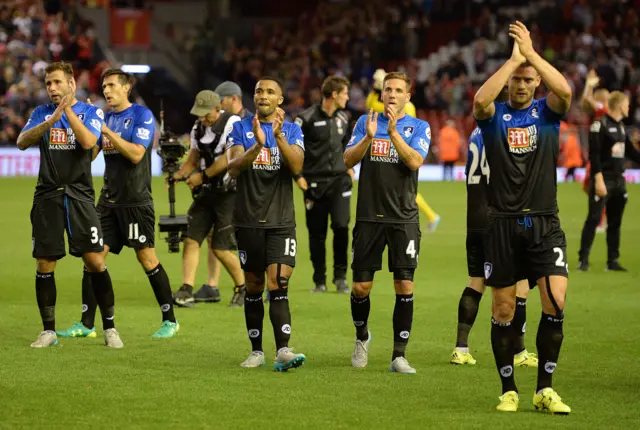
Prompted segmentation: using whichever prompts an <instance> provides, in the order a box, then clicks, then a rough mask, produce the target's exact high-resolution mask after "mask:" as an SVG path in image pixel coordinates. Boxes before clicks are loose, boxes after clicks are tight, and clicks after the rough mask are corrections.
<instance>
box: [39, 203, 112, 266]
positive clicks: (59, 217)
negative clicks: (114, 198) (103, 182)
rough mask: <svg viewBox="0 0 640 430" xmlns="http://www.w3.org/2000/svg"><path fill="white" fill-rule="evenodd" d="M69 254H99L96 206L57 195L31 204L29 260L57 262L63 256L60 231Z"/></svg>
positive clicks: (99, 244) (98, 224)
mask: <svg viewBox="0 0 640 430" xmlns="http://www.w3.org/2000/svg"><path fill="white" fill-rule="evenodd" d="M65 231H66V232H67V239H68V241H69V254H71V255H73V256H74V257H81V256H82V255H83V254H85V253H87V252H102V251H103V250H104V241H103V238H102V228H101V227H100V220H99V219H98V213H97V212H96V207H95V206H94V205H93V203H91V202H85V201H80V200H76V199H73V198H71V197H68V196H66V195H59V196H55V197H52V198H49V199H40V200H35V201H34V202H33V207H32V208H31V232H32V233H31V235H32V239H31V241H32V245H33V258H51V259H54V260H57V259H60V258H62V257H64V256H65V255H66V253H65V244H64V232H65Z"/></svg>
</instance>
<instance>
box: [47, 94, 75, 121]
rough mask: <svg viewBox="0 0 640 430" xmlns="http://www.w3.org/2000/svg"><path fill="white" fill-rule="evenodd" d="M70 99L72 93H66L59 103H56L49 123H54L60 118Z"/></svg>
mask: <svg viewBox="0 0 640 430" xmlns="http://www.w3.org/2000/svg"><path fill="white" fill-rule="evenodd" d="M72 99H73V96H72V95H66V96H64V97H62V98H61V99H60V103H59V104H58V107H56V110H55V111H53V114H52V115H51V118H49V120H50V121H51V123H56V122H58V121H60V118H62V114H63V113H64V110H65V109H66V108H68V107H69V106H71V100H72Z"/></svg>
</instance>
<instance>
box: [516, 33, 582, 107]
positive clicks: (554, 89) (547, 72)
mask: <svg viewBox="0 0 640 430" xmlns="http://www.w3.org/2000/svg"><path fill="white" fill-rule="evenodd" d="M509 36H511V37H512V38H513V39H514V40H515V41H516V44H517V45H518V47H519V48H520V52H521V53H522V55H523V56H524V58H526V60H527V61H528V62H529V64H531V65H532V66H533V68H534V69H536V70H537V71H538V73H539V74H540V76H541V77H542V81H543V82H544V84H545V85H546V86H547V88H549V90H550V91H551V94H550V95H549V97H547V105H548V106H549V108H550V109H551V110H552V111H554V112H556V113H559V114H563V113H566V112H567V111H568V110H569V107H571V96H572V92H571V87H570V86H569V83H568V82H567V79H566V78H565V77H564V76H562V73H560V72H559V71H558V70H557V69H556V68H555V67H553V66H552V65H551V64H549V63H548V62H547V61H546V60H545V59H544V58H542V57H541V56H540V55H539V54H538V53H537V52H536V51H535V49H533V42H532V41H531V34H530V33H529V30H527V27H526V26H525V25H524V24H523V23H521V22H520V21H516V23H515V24H511V25H509Z"/></svg>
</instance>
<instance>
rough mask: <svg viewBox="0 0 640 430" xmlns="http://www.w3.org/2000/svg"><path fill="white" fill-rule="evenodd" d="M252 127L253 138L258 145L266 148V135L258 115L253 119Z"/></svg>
mask: <svg viewBox="0 0 640 430" xmlns="http://www.w3.org/2000/svg"><path fill="white" fill-rule="evenodd" d="M251 125H252V126H253V136H254V137H255V139H256V143H257V144H258V145H260V146H264V144H265V142H266V140H267V139H266V136H265V135H264V131H262V127H260V120H259V119H258V115H256V116H254V117H253V121H252V123H251Z"/></svg>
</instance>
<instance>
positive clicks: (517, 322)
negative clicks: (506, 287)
mask: <svg viewBox="0 0 640 430" xmlns="http://www.w3.org/2000/svg"><path fill="white" fill-rule="evenodd" d="M526 327H527V299H526V298H524V297H516V311H515V313H514V316H513V330H514V332H513V333H514V344H513V346H514V350H513V353H514V354H519V353H521V352H522V351H524V350H525V349H526V348H525V346H524V334H525V331H526Z"/></svg>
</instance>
